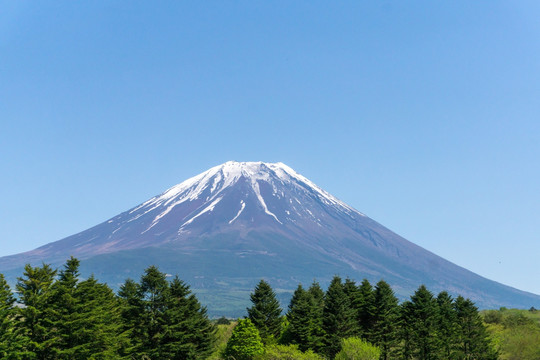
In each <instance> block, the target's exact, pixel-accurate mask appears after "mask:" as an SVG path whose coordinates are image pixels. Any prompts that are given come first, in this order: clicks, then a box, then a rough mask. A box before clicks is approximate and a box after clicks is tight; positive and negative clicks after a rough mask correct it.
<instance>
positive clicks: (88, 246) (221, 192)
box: [0, 161, 540, 314]
mask: <svg viewBox="0 0 540 360" xmlns="http://www.w3.org/2000/svg"><path fill="white" fill-rule="evenodd" d="M71 255H73V256H76V257H78V258H79V259H81V260H83V261H82V273H83V275H86V276H87V275H88V274H91V273H94V274H95V275H96V277H97V278H98V279H100V280H102V281H107V282H108V283H109V284H110V285H112V286H113V287H117V286H118V285H119V284H121V283H122V282H123V281H124V280H125V279H126V278H127V277H132V278H135V279H137V278H138V277H139V276H140V273H141V272H142V271H143V269H144V268H145V267H147V266H149V265H151V264H157V265H159V266H160V268H161V269H162V271H165V272H167V273H170V274H178V275H179V276H180V277H181V278H182V279H184V280H185V281H187V282H188V283H190V284H191V285H192V287H193V288H194V290H195V291H196V292H197V294H198V295H199V296H200V297H201V299H202V301H203V302H205V301H206V303H207V304H208V307H209V310H210V312H211V313H215V314H218V313H220V312H221V313H223V312H227V311H229V312H231V311H236V310H239V311H243V310H244V308H245V306H243V305H245V301H246V300H247V299H248V297H247V294H248V293H249V291H251V290H252V289H253V286H254V284H255V283H256V282H257V281H258V280H260V279H261V278H266V279H269V280H270V281H271V282H272V283H273V285H274V286H275V287H276V289H277V291H278V293H282V294H283V296H284V297H286V296H287V294H288V293H290V291H291V290H292V289H294V288H295V287H296V286H297V284H298V282H302V283H304V284H305V285H308V284H309V283H311V282H312V281H313V279H317V280H319V281H320V282H321V283H326V282H328V281H329V280H330V278H331V277H332V276H333V275H335V274H340V275H341V276H343V277H346V276H349V277H351V278H353V279H355V280H357V281H360V280H361V279H363V278H367V279H369V280H370V281H372V282H376V281H378V280H380V279H385V280H386V281H388V282H389V283H390V284H392V286H393V288H394V289H395V291H396V293H397V294H398V295H400V296H402V297H406V296H408V295H410V294H411V293H412V292H413V291H414V290H415V289H416V288H417V287H418V286H419V285H420V284H426V285H427V286H428V288H430V289H431V290H432V291H435V292H438V291H441V290H448V291H449V292H451V293H453V294H461V295H463V296H465V297H469V298H471V299H472V300H473V301H475V302H476V303H477V304H478V305H480V306H481V307H487V308H498V307H500V306H506V307H519V308H530V307H531V306H535V307H537V308H538V307H540V296H538V295H534V294H530V293H526V292H523V291H520V290H517V289H513V288H511V287H508V286H505V285H502V284H499V283H497V282H494V281H491V280H488V279H485V278H483V277H481V276H479V275H476V274H474V273H472V272H470V271H468V270H466V269H464V268H462V267H459V266H457V265H455V264H453V263H451V262H449V261H447V260H445V259H443V258H441V257H439V256H437V255H435V254H433V253H431V252H429V251H427V250H425V249H423V248H421V247H419V246H417V245H415V244H413V243H412V242H410V241H407V240H405V239H404V238H402V237H401V236H399V235H397V234H395V233H393V232H392V231H390V230H389V229H387V228H385V227H384V226H382V225H381V224H379V223H377V222H375V221H374V220H372V219H370V218H369V217H367V216H366V215H364V214H362V213H361V212H359V211H357V210H355V209H353V208H352V207H350V206H348V205H347V204H345V203H344V202H342V201H340V200H338V199H337V198H335V197H334V196H332V195H331V194H329V193H328V192H326V191H324V190H323V189H321V188H319V187H318V186H317V185H315V184H314V183H312V182H311V181H310V180H308V179H307V178H305V177H304V176H302V175H300V174H298V173H296V172H295V171H294V170H293V169H291V168H290V167H288V166H286V165H285V164H282V163H263V162H233V161H230V162H227V163H225V164H222V165H219V166H216V167H213V168H211V169H209V170H207V171H205V172H203V173H202V174H199V175H197V176H195V177H192V178H190V179H188V180H186V181H184V182H182V183H180V184H178V185H176V186H173V187H172V188H170V189H168V190H166V191H165V192H164V193H162V194H160V195H158V196H155V197H153V198H152V199H150V200H148V201H146V202H144V203H142V204H140V205H139V206H136V207H134V208H132V209H130V210H128V211H126V212H124V213H121V214H119V215H117V216H115V217H113V218H112V219H110V220H108V221H105V222H104V223H102V224H99V225H97V226H94V227H93V228H90V229H88V230H85V231H83V232H80V233H78V234H75V235H73V236H70V237H67V238H65V239H62V240H59V241H56V242H52V243H49V244H47V245H44V246H42V247H40V248H37V249H35V250H32V251H28V252H25V253H22V254H18V255H12V256H6V257H2V258H0V271H1V272H3V273H5V274H6V275H7V276H11V278H14V276H20V274H21V268H22V267H23V266H24V264H26V263H32V264H41V262H46V263H51V264H54V265H60V264H62V263H63V262H65V260H66V259H67V258H68V257H69V256H71Z"/></svg>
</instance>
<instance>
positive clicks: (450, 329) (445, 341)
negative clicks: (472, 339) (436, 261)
mask: <svg viewBox="0 0 540 360" xmlns="http://www.w3.org/2000/svg"><path fill="white" fill-rule="evenodd" d="M437 307H438V309H439V310H438V311H439V319H438V326H437V327H438V333H439V338H440V339H441V340H442V344H441V347H440V354H441V355H440V358H441V359H451V358H453V354H454V353H455V349H456V342H457V339H456V336H457V334H456V331H457V329H456V327H457V323H456V322H457V319H456V312H455V310H454V300H453V299H452V297H451V296H450V295H449V294H448V293H447V292H446V291H442V292H440V293H439V295H438V296H437Z"/></svg>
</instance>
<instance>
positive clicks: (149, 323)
mask: <svg viewBox="0 0 540 360" xmlns="http://www.w3.org/2000/svg"><path fill="white" fill-rule="evenodd" d="M168 287H169V283H168V282H167V280H166V277H165V274H164V273H162V272H160V271H159V270H158V268H157V267H155V266H150V267H149V268H147V269H146V270H145V272H144V275H143V276H142V277H141V281H140V284H139V288H138V290H139V294H138V298H139V299H140V302H139V304H140V306H141V309H140V311H139V318H138V319H137V324H136V327H135V329H134V335H135V337H136V338H137V340H138V341H136V343H138V344H140V345H139V348H138V349H137V353H138V355H139V356H148V357H150V358H151V359H154V358H156V359H158V358H160V356H159V355H160V345H161V338H162V336H163V332H164V328H163V322H164V321H163V314H164V312H165V308H166V299H167V291H168Z"/></svg>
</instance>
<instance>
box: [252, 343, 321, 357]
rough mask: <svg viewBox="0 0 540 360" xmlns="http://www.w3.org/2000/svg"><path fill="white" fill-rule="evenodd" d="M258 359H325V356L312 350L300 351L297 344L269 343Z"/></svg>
mask: <svg viewBox="0 0 540 360" xmlns="http://www.w3.org/2000/svg"><path fill="white" fill-rule="evenodd" d="M256 359H257V360H324V358H323V357H322V356H320V355H318V354H316V353H314V352H313V351H311V350H308V351H306V352H302V351H300V350H299V349H298V348H297V347H296V345H288V346H287V345H269V346H267V347H266V351H265V353H264V354H263V355H259V356H257V357H256Z"/></svg>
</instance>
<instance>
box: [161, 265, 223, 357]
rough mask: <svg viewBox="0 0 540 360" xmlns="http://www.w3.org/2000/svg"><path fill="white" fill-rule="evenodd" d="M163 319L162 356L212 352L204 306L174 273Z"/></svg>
mask: <svg viewBox="0 0 540 360" xmlns="http://www.w3.org/2000/svg"><path fill="white" fill-rule="evenodd" d="M164 321H165V326H164V330H165V331H164V334H163V338H162V345H161V346H162V348H163V350H162V351H161V354H162V357H163V358H164V359H178V360H181V359H186V360H190V359H202V358H206V357H207V356H208V355H209V354H210V353H211V352H212V347H213V344H214V341H215V336H214V335H215V328H214V325H212V323H211V322H210V320H209V319H208V316H207V314H206V308H204V307H202V306H201V304H200V303H199V300H197V298H196V297H195V295H193V294H192V293H191V290H190V289H189V286H188V285H187V284H186V283H184V282H183V281H181V280H180V279H179V278H178V276H176V277H175V278H174V279H173V280H172V282H171V283H170V289H169V292H168V294H167V301H166V309H165V312H164Z"/></svg>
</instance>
